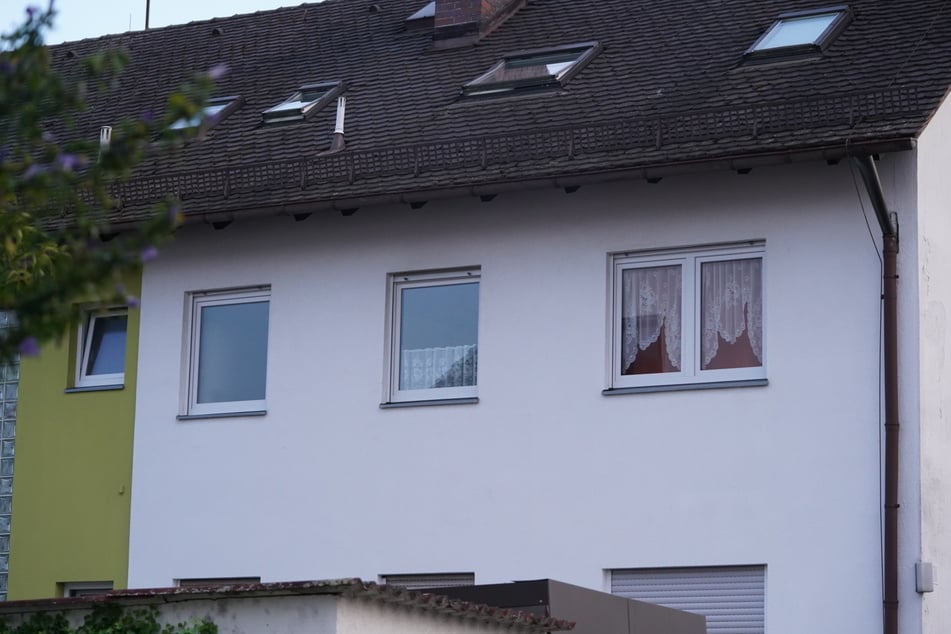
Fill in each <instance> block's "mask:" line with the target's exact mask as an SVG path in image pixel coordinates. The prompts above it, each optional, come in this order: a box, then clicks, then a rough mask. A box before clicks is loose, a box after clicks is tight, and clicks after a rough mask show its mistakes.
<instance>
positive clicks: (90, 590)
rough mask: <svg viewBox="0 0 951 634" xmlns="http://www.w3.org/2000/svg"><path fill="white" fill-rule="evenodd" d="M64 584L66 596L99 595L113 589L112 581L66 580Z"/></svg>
mask: <svg viewBox="0 0 951 634" xmlns="http://www.w3.org/2000/svg"><path fill="white" fill-rule="evenodd" d="M62 586H63V597H65V598H79V597H91V596H99V595H103V594H106V593H107V592H112V590H113V584H112V582H111V581H66V582H64V583H63V584H62Z"/></svg>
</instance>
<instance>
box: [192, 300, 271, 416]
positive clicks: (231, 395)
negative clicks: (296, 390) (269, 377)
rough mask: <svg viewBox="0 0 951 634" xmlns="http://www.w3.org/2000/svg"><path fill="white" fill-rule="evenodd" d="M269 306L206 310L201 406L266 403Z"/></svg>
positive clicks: (202, 332) (235, 305)
mask: <svg viewBox="0 0 951 634" xmlns="http://www.w3.org/2000/svg"><path fill="white" fill-rule="evenodd" d="M268 308H269V302H266V301H263V302H262V301H258V302H247V303H232V304H220V305H213V306H202V307H201V315H200V326H201V328H200V333H199V350H198V386H197V402H198V403H224V402H233V401H255V400H263V399H264V395H265V386H266V373H267V334H268Z"/></svg>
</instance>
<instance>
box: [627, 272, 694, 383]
mask: <svg viewBox="0 0 951 634" xmlns="http://www.w3.org/2000/svg"><path fill="white" fill-rule="evenodd" d="M681 277H682V275H681V268H680V266H660V267H654V268H638V269H627V270H625V271H624V273H623V275H622V279H621V285H622V288H621V303H622V306H621V328H622V330H623V341H622V344H621V371H622V372H623V371H624V370H625V369H626V368H628V367H630V365H631V364H632V363H634V360H635V359H636V358H637V353H638V352H639V351H641V350H646V349H647V348H648V347H649V346H650V345H651V344H653V343H654V342H656V341H657V340H658V339H659V338H660V331H661V328H663V329H664V343H665V344H666V346H667V357H668V359H669V361H670V364H671V365H672V366H673V367H675V368H677V369H678V370H679V369H680V324H681V312H682V307H681V284H682V282H681Z"/></svg>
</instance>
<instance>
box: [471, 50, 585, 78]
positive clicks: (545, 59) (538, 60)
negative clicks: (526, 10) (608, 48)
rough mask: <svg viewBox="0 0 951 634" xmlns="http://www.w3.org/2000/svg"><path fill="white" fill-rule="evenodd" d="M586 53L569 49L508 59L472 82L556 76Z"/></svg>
mask: <svg viewBox="0 0 951 634" xmlns="http://www.w3.org/2000/svg"><path fill="white" fill-rule="evenodd" d="M583 53H584V51H583V50H581V51H568V52H565V53H557V54H554V53H553V54H550V55H536V56H532V57H522V58H512V59H507V60H505V61H504V62H502V63H501V64H499V65H498V66H497V67H496V68H494V69H492V70H491V71H489V72H488V73H486V74H485V75H483V76H482V77H479V78H478V79H476V80H474V81H473V82H472V84H493V83H497V82H503V81H513V80H521V79H537V78H548V77H551V78H555V77H557V76H558V75H559V74H560V73H561V72H563V71H565V70H566V69H568V68H570V67H571V65H572V64H574V63H575V62H576V61H578V58H580V57H581V55H582V54H583Z"/></svg>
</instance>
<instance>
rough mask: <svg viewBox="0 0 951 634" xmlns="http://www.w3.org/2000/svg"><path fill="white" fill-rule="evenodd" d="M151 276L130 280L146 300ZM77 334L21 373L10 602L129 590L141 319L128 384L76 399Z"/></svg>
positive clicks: (130, 335)
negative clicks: (70, 586)
mask: <svg viewBox="0 0 951 634" xmlns="http://www.w3.org/2000/svg"><path fill="white" fill-rule="evenodd" d="M140 286H141V278H137V279H135V280H128V281H127V283H126V287H127V288H128V289H129V292H130V293H132V294H134V295H136V296H137V295H138V293H139V289H140ZM75 340H76V335H75V334H73V335H72V336H71V337H65V338H64V340H63V342H62V343H61V344H59V345H55V344H51V345H48V346H46V347H45V348H44V349H43V350H42V352H41V354H40V355H39V356H38V357H36V358H33V359H23V360H22V363H21V368H20V393H19V395H20V396H19V411H18V417H17V435H16V463H15V465H14V473H13V513H12V516H13V518H12V519H13V524H12V529H11V532H10V538H11V541H10V576H9V591H8V598H9V599H11V600H12V599H30V598H41V597H53V596H58V595H61V593H62V586H61V585H58V584H61V583H63V582H69V581H111V582H112V583H113V584H114V587H116V588H124V587H125V586H126V578H127V577H126V575H127V570H128V558H129V502H130V496H131V491H130V485H131V480H132V430H133V420H134V416H135V371H136V358H137V352H138V340H139V314H138V311H137V310H131V311H130V312H129V321H128V329H127V336H126V361H125V388H124V389H122V390H113V391H96V392H82V393H74V394H66V393H64V390H65V389H66V388H67V387H69V386H71V385H72V384H73V376H74V375H75V345H76V344H75Z"/></svg>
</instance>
